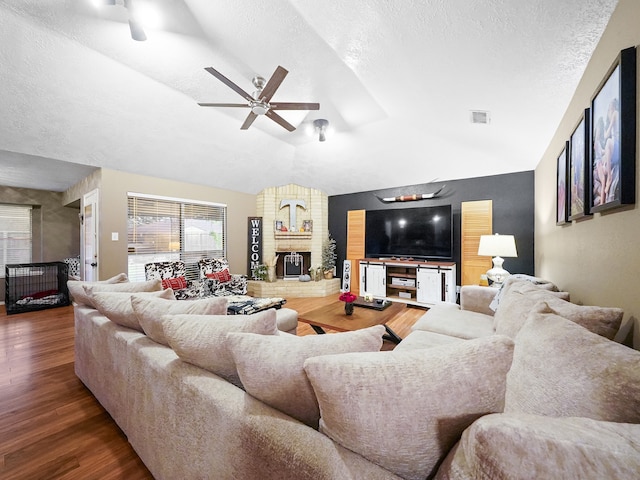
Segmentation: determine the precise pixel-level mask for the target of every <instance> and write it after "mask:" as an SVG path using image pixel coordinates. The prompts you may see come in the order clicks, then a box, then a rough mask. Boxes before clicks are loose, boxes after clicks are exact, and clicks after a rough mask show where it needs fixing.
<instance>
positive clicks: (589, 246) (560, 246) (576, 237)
mask: <svg viewBox="0 0 640 480" xmlns="http://www.w3.org/2000/svg"><path fill="white" fill-rule="evenodd" d="M639 25H640V2H639V1H638V0H620V3H619V4H618V7H617V8H616V10H615V12H614V14H613V16H612V18H611V20H610V22H609V25H608V26H607V29H606V30H605V32H604V35H603V36H602V39H601V40H600V43H599V44H598V47H597V48H596V51H595V52H594V55H593V57H592V58H591V60H590V62H589V64H588V66H587V69H586V71H585V73H584V75H583V78H582V80H581V81H580V83H579V85H578V88H577V89H576V92H575V95H574V97H573V99H572V100H571V103H570V104H569V107H568V108H567V111H566V113H565V116H564V118H563V119H562V121H561V123H560V125H559V127H558V129H557V131H556V134H555V136H554V138H553V140H552V141H551V143H550V145H549V148H548V149H547V151H546V152H545V154H544V156H543V158H542V160H541V161H540V164H539V165H538V167H537V168H536V172H535V183H536V189H535V199H536V219H535V242H536V243H535V265H536V275H538V276H541V277H544V278H548V279H550V280H552V281H553V282H555V283H556V284H557V285H558V286H559V287H560V288H562V289H564V290H567V291H569V292H571V300H572V301H573V302H575V303H582V304H585V305H603V306H618V307H621V308H623V309H624V310H625V320H624V322H625V325H624V327H625V328H626V329H627V330H626V331H624V332H621V334H620V335H619V336H618V338H617V339H618V340H622V339H623V338H626V342H629V344H630V342H631V341H632V342H633V346H634V348H636V349H640V320H639V319H640V248H638V241H639V239H640V209H639V207H638V204H636V205H633V206H629V207H623V208H621V209H617V210H612V211H609V212H608V213H606V214H600V213H596V214H595V215H593V217H592V218H587V219H585V220H582V221H580V222H573V224H571V225H567V226H562V227H559V226H556V225H555V204H556V202H555V195H556V157H557V155H559V153H560V151H561V150H562V147H563V145H564V142H565V141H566V140H568V139H569V136H570V135H571V133H572V131H573V129H574V128H575V126H576V124H577V122H578V121H579V120H580V117H581V115H582V113H583V111H584V109H585V108H586V107H589V106H590V101H591V96H592V95H593V94H594V93H595V91H596V90H597V88H598V85H599V84H600V82H601V81H602V80H603V78H604V76H605V75H606V73H607V71H608V69H609V67H610V66H611V64H612V63H613V61H614V60H615V59H616V57H617V55H618V54H619V52H620V50H622V49H624V48H627V47H631V46H634V45H638V44H640V27H639ZM638 66H640V61H639V62H638ZM638 72H640V69H638ZM637 85H638V86H640V77H639V79H638V83H637ZM638 98H640V96H638ZM638 112H640V108H639V109H638ZM638 125H639V126H640V121H638ZM637 137H638V134H637V132H636V138H637ZM638 146H640V142H638ZM638 146H637V147H638ZM638 157H640V155H639V154H638V153H637V152H636V159H637V158H638ZM636 169H637V170H638V167H637V160H636ZM638 177H639V175H638V174H637V173H636V198H637V199H638V201H639V202H640V182H638ZM631 327H632V331H631V332H629V331H628V329H629V328H631ZM629 333H630V335H631V336H630V335H629Z"/></svg>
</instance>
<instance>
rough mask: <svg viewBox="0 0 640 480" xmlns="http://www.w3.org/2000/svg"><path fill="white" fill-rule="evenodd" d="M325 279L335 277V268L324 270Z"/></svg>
mask: <svg viewBox="0 0 640 480" xmlns="http://www.w3.org/2000/svg"><path fill="white" fill-rule="evenodd" d="M324 278H325V280H331V279H332V278H333V270H327V271H326V272H324Z"/></svg>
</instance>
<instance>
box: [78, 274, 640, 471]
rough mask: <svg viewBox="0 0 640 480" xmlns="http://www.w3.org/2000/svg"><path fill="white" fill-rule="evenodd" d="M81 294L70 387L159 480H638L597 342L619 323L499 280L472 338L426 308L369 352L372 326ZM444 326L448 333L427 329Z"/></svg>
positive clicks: (623, 370)
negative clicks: (297, 329)
mask: <svg viewBox="0 0 640 480" xmlns="http://www.w3.org/2000/svg"><path fill="white" fill-rule="evenodd" d="M141 283H147V282H141ZM78 286H79V285H74V286H73V287H74V289H76V290H77V288H78ZM81 287H82V289H83V290H84V291H85V293H86V294H87V298H86V300H82V299H81V301H84V302H85V303H88V304H84V305H81V304H76V305H75V324H76V327H75V328H76V367H75V368H76V373H77V375H78V377H79V378H80V379H81V380H82V381H83V382H84V383H85V385H86V386H87V387H88V388H89V389H90V390H91V391H92V392H93V394H94V395H95V397H96V398H97V399H98V401H99V402H100V403H101V404H102V405H103V406H104V407H105V408H106V409H107V411H108V412H109V413H110V415H111V416H112V417H113V418H114V420H115V421H116V422H117V423H118V425H119V426H120V428H121V429H122V430H123V431H124V432H125V434H126V435H127V437H128V440H129V442H130V443H131V445H132V446H133V448H134V449H135V450H136V452H137V453H138V454H139V456H140V458H141V459H142V460H143V462H144V463H145V464H146V465H147V466H148V468H149V469H150V471H151V472H152V474H153V475H154V477H156V478H158V479H174V478H185V479H190V478H194V479H195V478H211V479H237V478H247V479H387V478H388V479H398V478H404V479H424V478H440V479H463V478H481V479H482V478H486V479H507V478H509V479H512V478H594V479H596V478H636V477H637V472H638V471H640V425H639V424H640V352H637V351H635V350H631V349H629V348H627V347H625V346H622V345H619V344H617V343H615V342H613V341H612V340H610V338H613V337H612V332H613V334H614V335H615V331H614V330H617V328H618V327H619V325H620V321H621V318H622V312H621V311H620V310H619V309H603V308H599V307H581V306H577V305H572V304H570V303H569V302H568V301H566V300H563V299H562V297H563V296H564V295H563V294H559V293H558V292H554V293H551V290H553V288H548V287H545V288H548V289H547V290H543V288H542V286H541V285H537V284H534V283H532V282H528V281H522V282H520V281H518V282H512V284H511V285H510V286H509V287H508V288H507V289H504V291H503V292H501V295H500V297H501V298H500V301H499V305H498V307H497V311H496V314H494V315H491V314H490V313H489V312H490V311H491V310H490V309H489V310H486V311H485V313H479V312H472V313H478V314H480V315H485V316H486V317H487V318H485V319H484V320H486V321H487V322H489V323H486V322H485V323H486V324H485V326H486V327H487V328H488V329H487V330H486V331H485V332H484V334H479V335H476V338H462V337H461V336H453V335H451V333H453V327H452V325H453V323H455V322H456V321H457V322H458V326H462V324H463V322H462V318H461V316H462V315H463V314H465V311H464V310H461V309H460V308H459V306H455V305H442V306H439V307H436V308H434V309H432V310H431V311H429V312H427V313H426V314H425V317H424V321H422V320H421V321H420V322H418V323H417V324H416V327H417V328H416V330H414V331H413V332H412V333H411V334H410V335H409V336H408V337H407V338H406V339H405V340H403V342H401V343H400V345H398V346H397V347H396V349H395V350H394V351H390V352H389V351H384V352H381V351H379V350H380V346H381V344H382V336H383V334H384V328H383V327H381V326H377V327H373V328H370V329H364V330H359V331H356V332H346V333H336V334H331V335H318V336H315V335H309V336H304V337H296V336H295V335H290V334H287V333H284V332H282V331H279V330H278V328H277V319H276V312H275V311H274V310H267V311H264V312H260V313H257V314H254V315H246V316H231V317H229V316H225V315H224V311H225V309H226V306H225V305H223V304H222V303H217V302H221V301H222V302H224V299H203V300H198V301H196V302H194V303H193V304H192V305H189V304H190V303H191V301H185V302H180V301H176V300H175V299H172V296H166V297H164V298H163V297H162V296H163V295H166V293H163V292H158V291H151V292H145V293H141V292H140V291H139V290H140V289H142V288H143V287H142V286H141V285H140V284H133V283H131V284H129V285H126V284H124V285H120V286H115V287H114V286H108V285H107V286H105V285H81ZM144 288H145V289H151V290H154V289H155V288H156V287H155V286H146V287H144ZM114 289H115V290H114ZM136 290H137V291H136ZM481 292H482V293H479V295H480V296H482V295H485V296H486V297H490V295H488V293H487V292H488V290H484V291H481ZM466 293H467V292H465V295H466ZM495 294H496V292H493V297H495ZM171 295H172V294H171ZM468 300H469V299H465V304H467V301H468ZM474 302H475V300H474ZM561 302H563V303H561ZM196 303H197V304H198V305H197V307H196V306H195V305H196ZM472 303H473V302H472ZM518 305H520V307H518ZM189 308H190V309H191V310H189V311H185V310H184V309H189ZM483 308H488V306H485V307H483ZM446 311H449V315H446V314H443V316H441V317H439V318H440V319H441V321H439V322H435V323H434V321H433V320H435V318H436V317H438V315H439V312H446ZM466 312H470V311H466ZM500 312H502V313H500ZM518 312H519V314H518ZM470 313H471V312H470ZM432 314H433V319H430V317H429V315H432ZM456 314H457V315H459V316H460V318H458V319H457V320H455V315H456ZM447 318H454V320H453V323H450V324H449V327H448V328H449V330H450V331H449V332H442V331H440V332H436V331H433V330H429V328H432V329H437V328H438V327H437V325H440V326H441V324H442V323H443V322H444V323H446V322H447ZM477 318H481V317H477ZM477 318H476V316H475V315H470V316H469V317H468V319H467V321H471V322H472V321H474V319H477ZM469 319H470V320H469ZM502 322H505V323H502ZM432 324H435V325H436V327H430V326H429V325H432ZM489 324H490V325H491V327H490V328H489V327H488V325H489ZM471 330H472V327H468V328H463V327H461V329H460V330H459V331H458V333H459V334H460V333H463V332H465V331H467V332H468V331H471ZM590 330H591V331H590ZM594 332H595V333H594ZM507 333H508V334H507ZM462 336H465V335H462ZM466 336H469V335H466Z"/></svg>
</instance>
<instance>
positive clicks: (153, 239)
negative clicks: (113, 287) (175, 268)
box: [127, 193, 227, 281]
mask: <svg viewBox="0 0 640 480" xmlns="http://www.w3.org/2000/svg"><path fill="white" fill-rule="evenodd" d="M226 227H227V207H226V205H222V204H215V203H197V202H193V201H188V200H180V199H172V198H164V197H156V196H152V195H142V194H133V193H130V194H129V197H128V227H127V242H128V251H129V273H128V275H129V278H130V279H131V281H142V280H144V279H145V278H144V266H145V264H147V263H150V262H170V261H175V260H182V261H183V262H185V265H186V269H187V279H189V280H195V279H197V278H198V275H199V272H198V263H197V262H198V260H200V259H201V258H219V257H226V256H227V238H226Z"/></svg>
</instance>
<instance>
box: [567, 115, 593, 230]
mask: <svg viewBox="0 0 640 480" xmlns="http://www.w3.org/2000/svg"><path fill="white" fill-rule="evenodd" d="M589 120H590V118H589V109H588V108H587V109H586V110H585V111H584V115H583V116H582V118H581V119H580V122H579V123H578V126H577V127H576V128H575V129H574V130H573V133H572V134H571V138H570V139H569V180H568V185H569V220H578V219H579V218H583V217H585V216H587V215H590V212H591V196H590V193H591V189H590V188H589V186H590V179H591V175H590V173H591V169H590V168H589V166H590V165H591V163H590V162H589V152H590V151H591V149H590V148H589Z"/></svg>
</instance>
